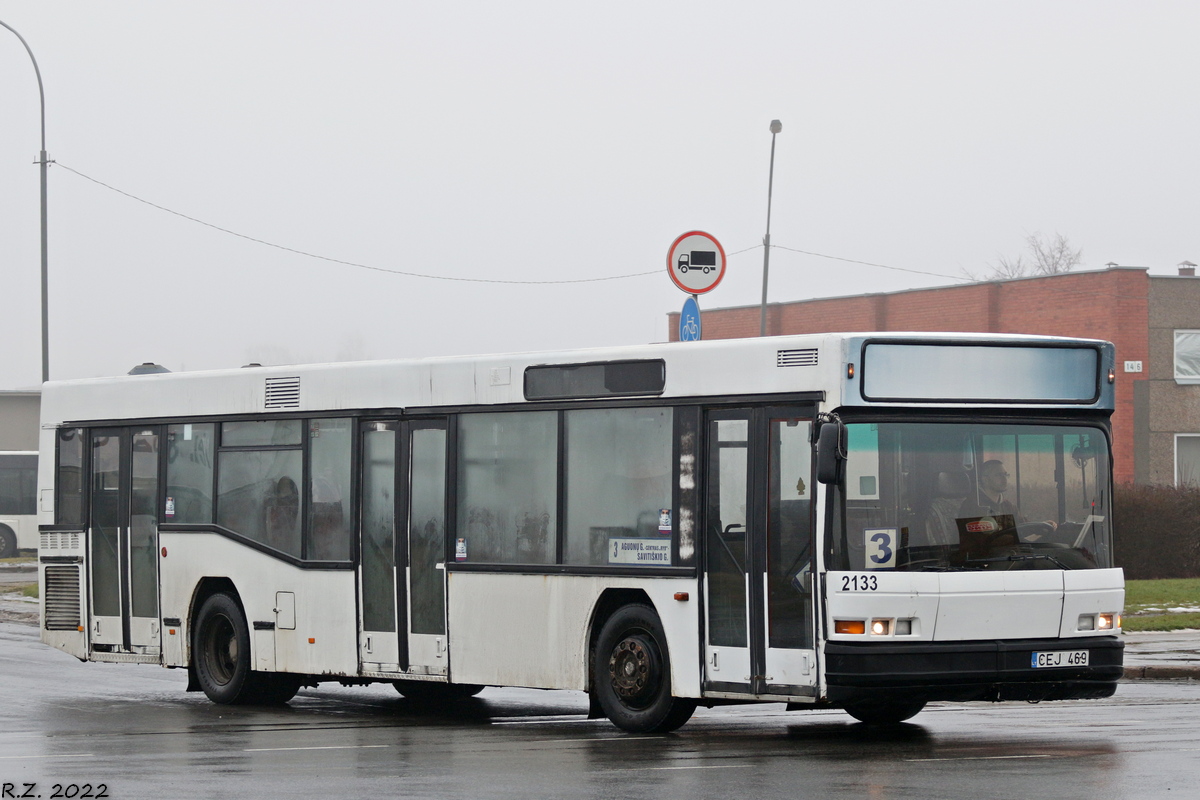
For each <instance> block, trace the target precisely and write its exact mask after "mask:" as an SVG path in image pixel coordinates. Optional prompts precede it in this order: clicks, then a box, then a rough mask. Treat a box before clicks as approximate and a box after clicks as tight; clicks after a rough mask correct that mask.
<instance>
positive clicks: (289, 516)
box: [263, 475, 300, 555]
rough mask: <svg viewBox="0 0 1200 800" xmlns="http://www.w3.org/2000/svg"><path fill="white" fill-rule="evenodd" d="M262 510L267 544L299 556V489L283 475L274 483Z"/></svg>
mask: <svg viewBox="0 0 1200 800" xmlns="http://www.w3.org/2000/svg"><path fill="white" fill-rule="evenodd" d="M265 506H266V507H265V508H264V509H263V510H264V511H265V514H266V534H267V544H269V545H270V546H272V547H274V548H276V549H277V550H282V551H283V552H285V553H291V554H293V555H299V554H300V488H299V487H298V486H297V485H296V482H295V481H294V480H292V479H291V478H289V477H288V476H287V475H284V476H283V477H282V478H280V479H279V480H278V481H276V482H275V486H274V489H273V491H272V492H271V495H270V496H269V497H267V502H266V504H265Z"/></svg>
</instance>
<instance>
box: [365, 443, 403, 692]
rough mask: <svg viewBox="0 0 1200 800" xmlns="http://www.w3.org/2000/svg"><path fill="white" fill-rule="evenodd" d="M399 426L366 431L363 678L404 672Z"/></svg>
mask: <svg viewBox="0 0 1200 800" xmlns="http://www.w3.org/2000/svg"><path fill="white" fill-rule="evenodd" d="M399 446H400V423H399V421H396V420H383V421H374V420H373V421H370V422H364V423H363V425H362V475H361V482H362V513H361V514H360V515H359V548H358V552H359V559H358V586H359V603H358V609H359V611H358V613H359V620H358V622H359V625H358V630H359V642H358V660H359V663H360V664H361V665H362V669H363V671H365V672H401V671H403V670H404V669H406V668H407V657H406V655H407V654H406V653H403V654H402V653H401V648H400V639H399V636H398V634H397V628H396V619H397V616H398V615H399V611H400V609H402V608H403V606H402V605H400V608H399V609H398V608H397V606H398V605H399V603H400V598H401V597H402V596H403V594H402V591H398V588H399V589H401V590H402V588H403V587H397V585H396V583H397V577H398V575H397V570H396V508H397V504H398V497H397V495H398V492H397V490H398V488H399V483H398V479H399V475H398V470H397V469H396V464H397V458H398V456H399Z"/></svg>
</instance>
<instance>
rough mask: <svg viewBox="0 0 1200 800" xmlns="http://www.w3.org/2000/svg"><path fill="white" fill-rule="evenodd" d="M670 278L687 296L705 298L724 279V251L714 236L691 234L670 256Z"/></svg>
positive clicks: (698, 233) (668, 255) (676, 244)
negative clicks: (700, 295)
mask: <svg viewBox="0 0 1200 800" xmlns="http://www.w3.org/2000/svg"><path fill="white" fill-rule="evenodd" d="M667 274H668V275H670V276H671V280H672V281H674V283H675V285H676V286H678V287H679V288H680V289H682V290H683V291H685V292H687V293H688V294H704V293H705V292H711V291H712V290H713V289H715V288H717V284H718V283H720V282H721V278H723V277H725V249H724V248H723V247H721V243H720V242H718V241H717V239H716V237H715V236H713V235H712V234H708V233H705V232H704V231H688V232H687V233H685V234H683V235H682V236H680V237H679V238H678V239H676V240H675V241H674V243H673V244H672V245H671V249H670V251H669V252H668V253H667Z"/></svg>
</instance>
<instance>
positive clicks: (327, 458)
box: [304, 418, 354, 561]
mask: <svg viewBox="0 0 1200 800" xmlns="http://www.w3.org/2000/svg"><path fill="white" fill-rule="evenodd" d="M309 439H310V442H309V453H310V464H309V491H308V497H309V510H308V537H309V538H308V543H307V545H306V546H305V548H304V556H305V558H307V559H308V560H310V561H347V560H349V558H350V473H351V466H350V454H351V445H352V442H353V440H354V425H353V421H352V420H351V419H349V418H342V419H314V420H311V421H310V422H309Z"/></svg>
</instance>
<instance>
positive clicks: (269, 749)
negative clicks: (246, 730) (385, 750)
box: [242, 744, 392, 753]
mask: <svg viewBox="0 0 1200 800" xmlns="http://www.w3.org/2000/svg"><path fill="white" fill-rule="evenodd" d="M373 747H392V745H390V744H344V745H337V744H333V745H323V746H321V747H247V748H245V749H244V750H242V752H243V753H276V752H280V751H283V750H368V749H371V748H373Z"/></svg>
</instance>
